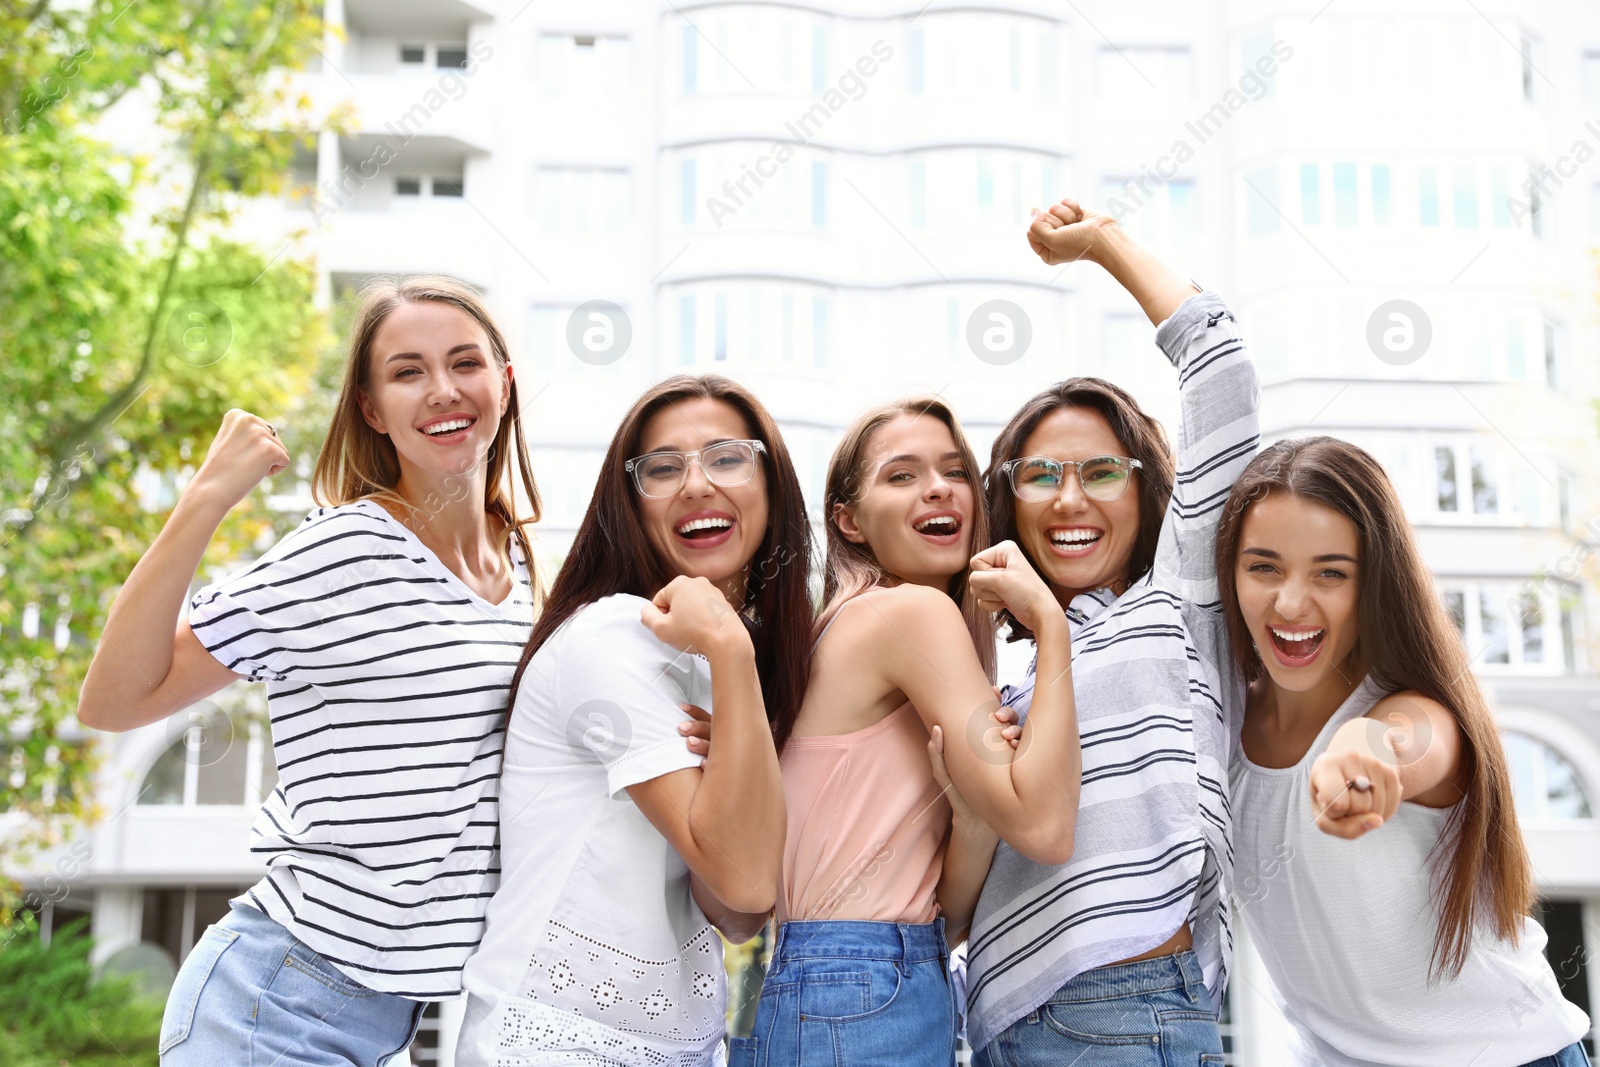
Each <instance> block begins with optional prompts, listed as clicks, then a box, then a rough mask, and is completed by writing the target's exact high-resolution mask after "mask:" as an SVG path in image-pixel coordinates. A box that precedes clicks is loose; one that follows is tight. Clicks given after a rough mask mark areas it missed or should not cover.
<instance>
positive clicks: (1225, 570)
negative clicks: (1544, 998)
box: [1217, 437, 1534, 979]
mask: <svg viewBox="0 0 1600 1067" xmlns="http://www.w3.org/2000/svg"><path fill="white" fill-rule="evenodd" d="M1274 493H1286V494H1288V495H1290V496H1294V497H1298V498H1301V499H1304V500H1310V501H1314V502H1315V503H1318V504H1321V505H1322V506H1323V507H1326V508H1329V509H1331V510H1333V511H1335V512H1337V513H1338V514H1340V515H1343V516H1344V517H1345V518H1346V519H1348V520H1350V522H1351V523H1352V524H1353V525H1354V526H1355V528H1356V538H1357V544H1358V546H1359V547H1358V550H1357V553H1356V558H1357V561H1358V563H1359V567H1358V568H1357V572H1358V577H1357V600H1356V644H1355V660H1356V662H1358V663H1359V664H1361V665H1362V667H1364V669H1365V671H1366V672H1367V674H1368V675H1369V676H1370V677H1371V678H1372V679H1373V681H1374V682H1375V683H1376V684H1377V685H1378V687H1379V688H1380V689H1382V690H1383V691H1384V692H1385V693H1397V692H1402V691H1407V690H1409V691H1413V692H1417V693H1420V694H1422V695H1423V696H1425V697H1427V698H1429V699H1431V700H1436V701H1438V702H1439V703H1440V704H1442V705H1444V706H1445V707H1446V708H1448V709H1449V711H1450V714H1451V715H1452V716H1453V717H1454V718H1455V721H1456V726H1457V728H1458V729H1459V730H1460V731H1461V768H1460V780H1461V782H1462V783H1464V785H1465V789H1466V795H1465V796H1464V797H1463V798H1462V800H1461V802H1460V803H1458V804H1456V806H1455V810H1454V811H1452V812H1451V813H1450V816H1449V819H1448V821H1447V822H1446V824H1445V832H1444V833H1443V834H1441V835H1440V838H1439V843H1438V844H1437V845H1436V846H1435V847H1434V851H1433V853H1432V854H1431V856H1430V866H1431V867H1432V869H1433V878H1434V885H1433V894H1432V896H1433V901H1434V905H1435V907H1436V908H1437V909H1438V913H1439V917H1438V925H1437V929H1436V932H1435V937H1434V949H1433V964H1432V968H1431V972H1432V977H1433V978H1435V979H1437V978H1439V977H1440V976H1447V977H1450V978H1454V977H1455V976H1456V975H1458V974H1460V973H1461V968H1462V965H1463V964H1465V962H1466V959H1467V954H1468V953H1469V952H1470V951H1471V948H1472V931H1473V926H1474V925H1475V924H1476V923H1477V922H1478V921H1479V920H1480V919H1482V920H1486V921H1487V922H1489V924H1490V925H1491V926H1492V928H1493V929H1494V931H1495V933H1496V934H1497V935H1498V936H1499V937H1500V938H1502V939H1504V940H1506V941H1509V942H1511V943H1512V944H1515V943H1516V941H1517V938H1518V934H1519V932H1520V929H1521V920H1522V918H1523V917H1524V916H1526V915H1527V914H1528V912H1529V910H1530V909H1531V907H1532V905H1533V897H1534V890H1533V877H1532V871H1531V866H1530V864H1529V861H1528V853H1527V849H1526V848H1525V847H1524V845H1523V841H1522V831H1521V829H1520V828H1519V827H1518V825H1517V818H1516V811H1515V808H1514V806H1513V803H1512V797H1511V774H1510V771H1509V769H1508V768H1507V765H1506V757H1505V750H1504V749H1503V747H1502V746H1501V743H1500V734H1499V731H1498V730H1496V728H1495V724H1494V717H1493V715H1492V714H1491V712H1490V710H1489V704H1488V701H1486V700H1485V699H1484V696H1483V690H1482V689H1481V688H1480V687H1479V685H1478V680H1477V678H1476V677H1474V676H1473V674H1472V671H1471V661H1470V660H1469V658H1468V656H1467V652H1466V648H1465V647H1464V646H1463V645H1462V643H1461V637H1460V635H1459V634H1458V633H1457V632H1456V628H1455V624H1454V623H1453V622H1451V620H1450V616H1449V614H1448V612H1447V611H1446V609H1445V606H1444V603H1443V601H1442V600H1441V599H1440V598H1439V595H1438V593H1437V591H1436V590H1435V589H1434V586H1433V579H1432V577H1431V575H1430V574H1429V572H1428V568H1427V565H1426V564H1424V563H1423V561H1422V554H1421V553H1420V552H1419V551H1418V549H1417V543H1416V539H1415V538H1414V537H1413V536H1412V532H1411V524H1410V523H1409V522H1407V521H1406V517H1405V511H1404V509H1403V508H1402V507H1401V505H1400V500H1399V498H1398V497H1397V496H1396V495H1395V492H1394V487H1393V486H1392V485H1390V483H1389V479H1388V477H1387V476H1386V475H1385V474H1384V471H1383V467H1382V466H1381V465H1380V464H1379V463H1378V461H1377V460H1375V459H1373V458H1372V456H1370V455H1368V454H1367V453H1366V452H1364V451H1362V450H1361V449H1360V448H1357V447H1356V446H1355V445H1352V444H1350V443H1349V442H1347V441H1341V440H1339V439H1337V438H1334V437H1308V438H1304V439H1301V440H1295V441H1280V442H1278V443H1277V444H1275V445H1272V446H1271V447H1269V448H1266V449H1264V450H1262V452H1260V453H1259V454H1258V455H1257V456H1256V458H1255V459H1253V460H1251V461H1250V465H1249V466H1248V467H1246V468H1245V470H1244V473H1243V474H1242V475H1240V477H1239V480H1238V481H1237V482H1235V483H1234V486H1233V493H1232V495H1231V496H1230V497H1229V498H1228V503H1227V505H1226V507H1225V508H1224V510H1223V514H1222V520H1221V523H1220V525H1219V526H1218V528H1217V580H1218V585H1219V590H1218V592H1219V594H1220V596H1221V600H1222V606H1223V611H1224V613H1225V617H1226V620H1227V626H1228V638H1229V643H1230V644H1231V645H1232V648H1233V657H1234V660H1235V662H1236V664H1237V665H1238V667H1239V670H1240V672H1241V673H1242V674H1243V675H1244V676H1245V677H1246V678H1247V679H1250V680H1251V681H1254V680H1255V679H1257V678H1259V677H1261V676H1262V674H1263V673H1264V672H1265V671H1266V668H1265V666H1264V665H1263V664H1262V663H1261V661H1260V659H1259V658H1258V657H1256V656H1255V655H1253V654H1252V653H1251V651H1250V650H1251V648H1252V644H1251V635H1250V632H1249V629H1248V628H1247V627H1246V625H1245V622H1244V616H1243V614H1241V613H1240V611H1239V590H1238V586H1237V583H1236V579H1235V575H1234V568H1235V566H1236V565H1237V561H1238V555H1239V548H1240V543H1239V542H1240V537H1241V533H1242V531H1243V529H1244V518H1245V515H1246V513H1247V512H1248V511H1249V509H1250V507H1251V505H1253V504H1255V503H1256V502H1257V501H1259V500H1263V499H1265V498H1266V497H1268V496H1270V495H1272V494H1274Z"/></svg>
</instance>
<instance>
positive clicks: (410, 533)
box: [355, 500, 528, 615]
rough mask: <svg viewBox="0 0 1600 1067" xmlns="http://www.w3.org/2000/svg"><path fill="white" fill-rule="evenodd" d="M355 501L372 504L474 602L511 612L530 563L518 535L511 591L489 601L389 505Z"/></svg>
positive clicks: (513, 546) (513, 542)
mask: <svg viewBox="0 0 1600 1067" xmlns="http://www.w3.org/2000/svg"><path fill="white" fill-rule="evenodd" d="M355 503H356V506H357V507H361V506H363V505H367V506H370V507H371V508H372V509H373V510H374V511H375V512H376V513H377V515H378V517H379V518H381V519H382V520H383V521H385V522H387V523H389V524H390V525H392V526H394V527H395V528H396V529H398V530H399V531H400V533H401V534H402V535H403V536H405V538H406V539H407V540H409V541H410V542H411V543H412V544H413V545H415V546H416V547H417V548H418V549H420V550H421V552H422V559H423V562H424V564H425V565H426V566H427V567H428V568H429V569H431V570H433V571H434V572H435V573H436V574H437V575H438V576H439V577H441V578H443V579H444V580H445V581H446V582H448V583H450V584H451V585H453V586H454V587H455V588H456V589H458V590H460V591H461V592H463V593H465V594H466V595H467V596H469V597H471V598H472V601H473V603H475V604H479V605H481V606H483V607H485V608H488V609H490V610H491V611H494V612H496V613H498V614H501V615H507V614H509V613H510V611H511V608H512V606H513V605H514V604H515V603H516V599H517V594H518V593H519V592H520V591H521V589H522V575H523V573H524V572H525V571H526V570H527V566H528V562H527V560H526V559H524V558H523V555H522V543H521V541H519V540H518V539H517V538H516V537H513V538H512V539H511V571H512V573H511V591H510V592H509V593H507V594H506V597H505V599H504V600H502V601H500V602H499V603H498V604H496V603H495V602H494V601H492V600H486V599H484V598H483V597H481V596H479V595H478V594H477V593H475V592H474V591H473V589H472V587H471V586H470V585H468V584H467V583H466V582H463V581H462V580H461V576H460V575H458V574H457V573H456V572H455V571H453V570H451V569H450V568H449V567H446V566H445V565H444V561H443V560H441V559H440V558H439V557H438V556H437V555H435V554H434V551H433V549H431V548H429V547H428V546H427V545H425V544H423V543H422V538H420V537H418V536H417V535H416V532H415V531H414V530H412V529H411V527H409V526H407V525H406V524H405V523H403V522H401V521H400V520H399V519H397V518H395V517H394V516H393V515H391V514H390V513H389V509H388V508H386V507H384V506H383V505H382V504H379V503H378V502H377V501H375V500H358V501H356V502H355Z"/></svg>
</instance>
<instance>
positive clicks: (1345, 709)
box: [1239, 674, 1378, 778]
mask: <svg viewBox="0 0 1600 1067" xmlns="http://www.w3.org/2000/svg"><path fill="white" fill-rule="evenodd" d="M1376 684H1377V683H1376V682H1374V681H1373V680H1372V675H1370V674H1369V675H1366V676H1365V677H1364V678H1362V679H1361V681H1360V682H1359V683H1358V684H1357V685H1356V687H1355V688H1354V689H1352V690H1351V691H1350V695H1349V696H1347V697H1345V698H1344V703H1342V704H1340V705H1339V706H1338V707H1337V708H1336V709H1334V712H1333V714H1332V715H1329V716H1328V721H1327V722H1325V723H1323V724H1322V729H1321V730H1318V731H1317V736H1316V738H1315V739H1314V740H1313V741H1312V742H1311V747H1309V748H1307V749H1306V751H1305V755H1303V756H1301V757H1300V758H1299V759H1298V760H1297V761H1295V762H1294V763H1293V764H1291V765H1290V766H1288V767H1263V766H1262V765H1261V764H1259V763H1256V762H1255V761H1254V760H1252V759H1251V758H1250V757H1249V756H1247V755H1245V751H1244V741H1243V740H1240V742H1239V763H1240V764H1241V765H1242V766H1243V767H1244V769H1245V770H1246V771H1248V772H1249V773H1251V774H1259V775H1261V776H1262V777H1265V778H1286V777H1288V776H1290V775H1292V774H1295V773H1296V772H1298V771H1300V770H1303V769H1304V768H1306V767H1309V766H1310V765H1311V763H1312V762H1313V761H1314V760H1316V758H1317V757H1318V756H1320V755H1322V753H1323V752H1324V751H1326V750H1327V747H1328V742H1329V741H1331V740H1332V739H1333V738H1332V734H1333V731H1335V730H1337V729H1338V728H1339V727H1341V726H1343V725H1344V724H1345V723H1347V722H1349V721H1350V720H1351V719H1353V718H1355V716H1354V715H1352V714H1349V712H1350V709H1351V706H1352V705H1353V704H1354V703H1356V701H1357V699H1358V698H1360V699H1365V700H1366V707H1365V708H1363V709H1362V710H1361V712H1360V714H1362V715H1365V714H1366V713H1367V712H1368V711H1370V710H1371V708H1372V705H1374V704H1376V703H1377V702H1378V701H1377V697H1376V696H1375V695H1373V694H1372V693H1371V690H1372V689H1373V688H1375V687H1376Z"/></svg>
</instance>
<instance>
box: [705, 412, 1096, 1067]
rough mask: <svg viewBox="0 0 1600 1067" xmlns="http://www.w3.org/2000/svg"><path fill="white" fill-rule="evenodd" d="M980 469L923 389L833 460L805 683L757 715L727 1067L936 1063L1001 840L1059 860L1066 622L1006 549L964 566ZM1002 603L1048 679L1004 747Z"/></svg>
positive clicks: (855, 434) (1068, 800) (864, 421)
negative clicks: (768, 781)
mask: <svg viewBox="0 0 1600 1067" xmlns="http://www.w3.org/2000/svg"><path fill="white" fill-rule="evenodd" d="M975 467H976V461H975V460H974V458H973V455H972V449H971V446H969V445H968V444H967V440H966V436H965V435H964V434H963V433H962V432H961V427H960V425H959V424H958V423H957V422H956V418H955V415H954V414H953V413H952V412H951V411H950V409H949V408H948V407H947V406H946V405H945V404H944V403H943V402H941V401H939V400H936V399H933V398H920V399H911V400H905V401H901V402H899V403H894V404H887V405H884V406H883V407H880V408H877V409H874V410H872V411H869V412H867V413H866V414H864V415H863V416H861V417H860V418H859V419H857V420H856V422H855V424H854V425H853V426H852V427H851V428H850V430H849V431H848V432H846V434H845V436H844V439H843V440H842V441H841V442H840V444H839V446H838V448H837V449H835V450H834V454H833V459H832V461H831V463H830V464H829V467H828V480H827V498H826V500H825V502H824V508H825V513H826V514H827V516H828V527H827V529H828V534H827V537H828V558H827V566H826V571H825V574H826V578H825V583H824V597H825V599H826V604H825V606H824V608H823V610H822V614H821V616H820V618H819V619H818V620H817V624H816V634H817V636H816V644H815V646H814V647H815V653H814V658H813V660H812V670H811V681H810V685H809V686H808V688H807V690H806V699H805V703H804V704H803V705H802V706H801V707H800V709H799V715H798V716H793V715H790V716H774V723H773V728H774V733H775V735H776V740H777V744H778V746H779V749H780V751H781V758H780V759H781V766H782V770H783V789H784V795H785V801H786V803H787V808H788V834H787V838H786V841H785V844H784V852H783V858H784V863H783V877H782V881H781V883H780V886H779V891H778V900H777V923H778V929H777V940H776V944H775V947H774V949H773V954H772V963H771V966H770V968H769V969H768V971H767V975H766V980H765V983H764V985H763V987H762V991H761V1001H760V1003H759V1005H758V1006H757V1009H756V1019H755V1025H754V1029H753V1034H752V1036H751V1037H749V1038H745V1039H736V1040H734V1041H733V1042H731V1054H730V1064H731V1065H733V1067H746V1065H748V1067H754V1065H757V1064H759V1065H762V1067H779V1065H783V1067H789V1065H795V1064H803V1065H813V1064H814V1065H824V1064H826V1065H829V1067H834V1065H844V1064H848V1065H850V1067H888V1065H913V1064H918V1065H927V1067H951V1065H953V1064H954V1063H955V1036H956V1010H955V1002H954V998H953V994H952V992H951V983H950V976H949V972H948V956H949V951H948V947H947V943H946V933H947V931H948V933H949V936H950V938H951V939H952V940H954V941H959V940H960V939H961V938H963V937H964V936H965V934H966V928H967V925H968V923H969V922H970V921H971V916H972V909H973V905H974V904H975V903H976V900H977V895H978V891H979V889H980V888H981V887H982V885H983V879H984V875H985V873H986V872H987V871H988V869H989V859H990V856H991V855H992V854H993V851H994V847H995V841H996V835H995V831H998V833H999V835H1000V836H1002V837H1004V838H1006V840H1008V841H1010V842H1011V843H1012V844H1013V845H1014V846H1015V847H1016V848H1018V849H1020V850H1022V851H1024V852H1025V853H1026V854H1028V855H1031V856H1033V857H1035V858H1036V859H1038V860H1040V861H1041V862H1054V863H1059V862H1062V861H1063V860H1065V859H1066V858H1067V857H1068V856H1069V855H1071V853H1072V826H1073V821H1074V819H1075V817H1076V810H1075V806H1076V801H1077V782H1076V774H1075V769H1076V764H1077V760H1078V740H1077V733H1078V731H1077V722H1076V720H1075V718H1074V716H1073V707H1072V687H1071V682H1070V678H1069V673H1068V662H1067V654H1068V632H1067V622H1066V619H1065V618H1064V617H1063V616H1062V615H1061V613H1060V612H1059V611H1057V610H1055V608H1054V600H1053V599H1052V598H1051V596H1050V591H1049V590H1048V589H1047V588H1046V587H1045V585H1044V583H1043V582H1042V581H1040V579H1039V576H1038V575H1037V574H1035V573H1034V572H1033V570H1032V569H1031V568H1030V567H1029V566H1028V565H1027V563H1026V562H1025V561H1024V560H1023V559H1022V555H1021V553H1020V552H1019V551H1018V550H1017V547H1016V545H1014V544H1010V543H1006V544H1000V545H996V546H994V547H993V548H987V549H985V550H984V551H982V552H979V553H978V555H976V556H973V555H972V552H973V549H974V548H983V547H984V545H985V542H986V540H987V538H986V532H985V521H984V515H983V511H982V508H981V504H980V501H979V500H978V496H977V491H976V487H975V485H974V474H973V472H974V469H975ZM1002 607H1004V608H1005V609H1007V610H1009V611H1011V612H1012V613H1013V614H1014V615H1015V616H1016V617H1018V618H1022V619H1026V620H1027V622H1028V624H1029V625H1030V626H1032V627H1033V628H1034V630H1035V632H1036V633H1037V634H1038V635H1039V658H1040V663H1041V665H1042V668H1043V669H1044V670H1045V671H1047V672H1048V673H1047V674H1046V675H1045V676H1044V677H1043V678H1042V679H1041V681H1040V684H1039V687H1038V690H1037V692H1036V694H1035V702H1034V714H1033V716H1032V717H1031V718H1030V719H1029V720H1028V724H1027V726H1026V728H1025V729H1024V730H1023V732H1022V736H1021V738H1020V742H1021V743H1020V746H1019V747H1018V748H1017V749H1016V750H1015V751H1013V750H1012V749H1011V748H1010V747H1008V746H1007V745H1006V744H1005V743H1004V741H1003V740H1002V738H1001V737H1000V735H999V731H998V729H997V728H996V727H995V725H994V722H993V720H992V719H991V718H990V713H991V712H992V711H993V710H994V708H995V707H996V705H997V701H996V699H995V694H994V690H993V688H992V681H993V674H994V629H993V625H992V623H991V622H990V613H991V612H992V611H995V610H999V609H1000V608H1002ZM713 725H714V724H713ZM986 735H987V736H986ZM722 744H723V738H722V737H721V735H720V733H719V734H718V736H717V740H716V742H715V745H713V746H712V749H711V750H712V751H713V752H715V751H716V750H717V746H720V745H722ZM930 761H931V762H930ZM946 765H948V770H946ZM952 780H953V784H954V788H951V782H952ZM946 793H948V795H949V800H948V801H947V800H946V799H945V794H946ZM952 807H953V808H954V817H953V818H952ZM991 826H992V827H994V828H995V829H994V830H991V829H990V827H991Z"/></svg>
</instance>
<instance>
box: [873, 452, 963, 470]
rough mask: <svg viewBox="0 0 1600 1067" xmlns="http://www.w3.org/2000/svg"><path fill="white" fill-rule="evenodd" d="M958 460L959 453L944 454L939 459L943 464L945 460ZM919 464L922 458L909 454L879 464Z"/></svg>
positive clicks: (891, 457) (885, 465)
mask: <svg viewBox="0 0 1600 1067" xmlns="http://www.w3.org/2000/svg"><path fill="white" fill-rule="evenodd" d="M960 458H961V453H960V452H946V453H945V454H944V455H942V456H940V457H939V459H940V461H941V462H943V461H944V460H947V459H960ZM921 462H922V457H921V456H913V455H912V454H911V453H909V452H902V453H901V454H900V455H898V456H890V457H889V458H888V459H886V460H884V461H883V463H882V464H880V466H884V467H887V466H888V465H889V464H891V463H921Z"/></svg>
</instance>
